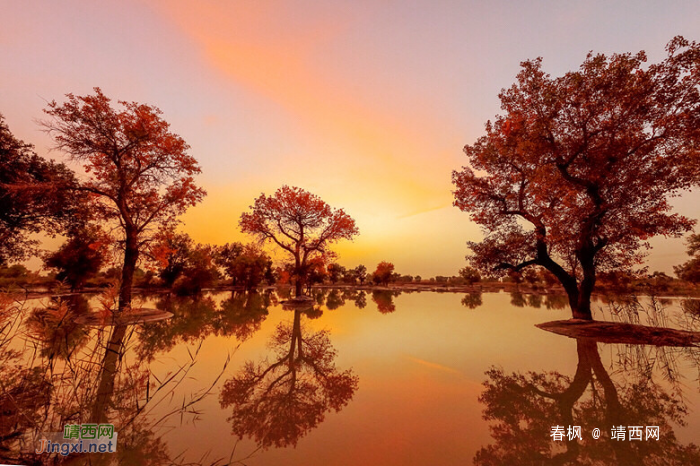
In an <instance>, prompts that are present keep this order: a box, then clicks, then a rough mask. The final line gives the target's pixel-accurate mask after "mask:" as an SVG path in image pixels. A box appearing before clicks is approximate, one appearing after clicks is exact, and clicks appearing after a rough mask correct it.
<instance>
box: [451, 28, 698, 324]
mask: <svg viewBox="0 0 700 466" xmlns="http://www.w3.org/2000/svg"><path fill="white" fill-rule="evenodd" d="M666 49H667V52H668V55H667V57H666V58H665V59H664V60H663V61H661V62H659V63H655V64H651V65H649V66H646V65H645V62H646V55H645V53H644V52H639V53H637V54H635V55H632V54H629V53H625V54H614V55H611V56H605V55H603V54H597V55H594V54H592V53H591V54H589V55H588V56H587V57H586V59H585V60H584V62H583V64H582V65H581V67H580V68H579V70H578V71H572V72H568V73H566V74H565V75H564V76H561V77H558V78H552V77H550V76H549V75H548V74H546V73H545V72H544V71H543V70H542V66H541V64H542V60H541V59H536V60H530V61H526V62H523V63H522V64H521V65H522V70H521V71H520V73H519V74H518V76H517V82H516V83H515V84H514V85H513V86H512V87H510V88H509V89H504V90H502V91H501V93H500V94H499V98H500V100H501V108H502V109H503V111H504V114H503V115H499V116H497V117H496V119H495V121H493V122H490V121H489V122H488V123H487V124H486V135H484V136H482V137H480V138H479V139H478V140H477V141H476V142H475V143H474V144H472V145H467V146H466V147H465V148H464V151H465V153H466V155H467V158H468V159H469V166H468V167H464V168H463V169H462V170H461V171H455V172H454V173H453V183H454V184H455V187H456V190H455V192H454V195H455V205H456V206H457V207H459V208H460V209H461V210H463V211H465V212H468V213H469V214H470V216H471V219H472V220H473V221H475V222H476V223H478V224H480V225H481V226H482V228H483V230H484V232H485V235H486V236H485V238H484V240H483V241H482V242H480V243H476V242H473V243H470V247H471V249H472V251H473V255H472V256H470V258H469V259H470V261H471V264H472V265H473V266H474V267H476V268H478V269H480V270H481V271H482V272H488V273H491V274H494V273H495V274H503V273H505V272H506V271H508V270H510V271H520V270H522V269H524V268H525V267H529V266H541V267H544V268H545V269H547V270H549V271H550V272H551V273H553V274H554V275H555V276H556V277H557V279H558V280H559V281H560V282H561V283H562V285H563V286H564V288H565V289H566V291H567V294H568V296H569V302H570V306H571V308H572V312H573V314H574V316H575V317H580V318H587V319H590V318H591V312H590V296H591V293H592V290H593V288H594V286H595V279H596V272H598V271H601V270H612V269H620V268H629V267H632V266H633V265H635V264H637V263H639V261H640V260H641V257H642V255H641V254H640V251H641V250H643V249H644V248H646V247H648V244H647V243H646V240H647V239H648V238H650V237H652V236H655V235H666V236H678V235H680V234H682V233H684V232H686V231H688V230H689V229H690V228H691V227H692V225H693V223H694V221H693V220H691V219H688V218H685V217H683V216H680V215H677V214H672V213H670V205H669V203H668V198H669V197H670V196H674V195H677V194H678V193H679V191H680V190H683V189H687V188H690V187H692V186H695V185H697V184H698V183H699V182H700V176H699V174H700V170H699V169H698V168H699V167H700V156H699V154H698V147H699V144H700V89H699V85H700V45H698V44H697V43H695V42H688V41H686V40H685V39H683V38H682V37H676V38H674V39H673V40H672V41H671V42H670V43H669V44H668V46H667V48H666Z"/></svg>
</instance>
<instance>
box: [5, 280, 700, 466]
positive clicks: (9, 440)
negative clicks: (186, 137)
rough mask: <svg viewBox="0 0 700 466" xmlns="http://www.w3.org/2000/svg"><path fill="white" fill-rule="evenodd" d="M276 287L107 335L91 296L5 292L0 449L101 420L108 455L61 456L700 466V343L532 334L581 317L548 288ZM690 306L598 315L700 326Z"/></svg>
mask: <svg viewBox="0 0 700 466" xmlns="http://www.w3.org/2000/svg"><path fill="white" fill-rule="evenodd" d="M282 299H284V298H283V297H281V296H278V295H277V294H275V293H269V292H268V293H261V294H243V293H231V292H225V293H224V292H221V293H207V294H204V295H203V296H201V297H199V298H191V297H190V298H174V297H172V298H168V297H165V296H153V297H145V298H140V305H142V306H143V307H146V308H155V309H160V310H166V311H169V312H171V313H173V317H172V318H171V319H169V320H163V321H157V322H150V323H146V324H137V325H123V326H119V327H106V328H98V327H90V326H86V325H82V324H80V323H79V322H81V321H82V319H81V318H80V316H82V315H86V314H87V313H88V312H95V311H97V310H99V309H100V307H104V306H109V303H106V304H101V303H100V298H99V297H94V296H93V297H90V298H89V300H88V299H86V298H84V297H72V298H62V299H53V300H51V299H49V298H43V299H39V300H30V301H28V302H24V303H19V304H15V305H12V304H8V303H6V306H5V307H6V308H7V310H6V311H5V313H4V314H2V319H3V320H0V329H3V330H2V332H3V333H2V338H3V339H2V340H0V345H2V346H0V351H1V353H0V355H1V358H2V359H0V364H2V366H1V367H2V368H1V369H0V371H1V374H0V380H2V382H0V383H1V384H2V386H1V388H2V402H1V403H2V405H1V406H2V410H1V412H0V448H1V449H0V459H1V460H2V461H0V462H7V463H11V464H20V463H21V464H54V463H53V461H54V460H55V457H57V455H56V454H48V453H41V454H37V453H34V449H36V448H37V447H38V444H39V439H40V438H41V435H42V434H43V433H50V432H64V427H65V425H67V424H68V425H81V424H86V423H91V422H94V423H100V424H102V423H110V424H113V425H114V431H115V432H117V433H118V443H117V452H116V453H115V454H114V455H104V454H103V455H99V454H93V455H90V456H80V457H74V456H67V457H65V458H62V457H60V455H59V457H58V459H57V461H59V462H60V460H62V459H63V460H65V461H69V460H73V462H71V464H82V463H83V462H90V463H92V464H102V463H101V462H102V461H103V460H105V458H108V459H110V460H111V461H112V463H111V464H151V465H161V464H163V465H165V464H173V463H174V464H193V463H194V464H203V465H211V464H217V465H222V464H247V465H251V466H252V465H305V466H309V465H357V464H363V465H383V466H386V465H402V466H405V465H464V464H484V465H487V464H488V465H496V464H503V465H511V464H678V465H682V464H700V451H698V448H697V447H696V446H695V445H696V444H698V443H699V442H700V390H699V387H700V384H699V382H698V376H699V370H700V349H698V348H671V347H654V346H640V345H622V344H604V343H596V342H595V341H593V340H585V339H579V340H576V339H572V338H568V337H564V336H559V335H556V334H553V333H550V332H547V331H544V330H540V329H539V328H536V327H535V324H538V323H542V322H547V321H552V320H561V319H568V318H569V317H570V311H569V310H568V309H567V308H566V307H565V306H564V304H565V300H564V299H563V297H560V296H552V295H550V296H537V295H521V294H511V293H504V292H501V293H483V294H472V295H464V294H458V293H434V292H421V293H401V294H399V293H396V292H394V293H392V292H386V291H385V292H374V293H373V292H371V291H366V292H358V291H350V290H333V291H330V292H329V291H328V290H325V291H319V292H315V293H314V299H315V305H314V306H313V308H306V309H296V310H294V309H284V308H283V305H282V304H280V301H281V300H282ZM699 302H700V301H698V300H687V299H680V298H666V299H664V300H654V301H652V300H651V299H650V298H648V297H647V298H640V299H639V301H638V302H635V301H632V302H630V301H629V300H627V301H624V300H622V301H619V300H617V301H613V302H612V303H610V302H606V301H605V300H598V301H597V302H596V303H595V304H594V308H595V309H596V311H595V312H596V314H595V316H596V318H597V319H605V320H620V321H624V322H630V321H632V322H637V321H638V322H641V323H655V324H657V325H658V324H663V325H664V326H669V327H675V328H683V329H695V330H698V329H700V322H699V321H698V319H700V313H699V312H698V310H699V308H700V306H698V303H699ZM654 306H655V308H656V309H657V310H658V309H661V308H663V309H664V310H665V314H663V315H661V314H659V313H657V312H653V311H650V309H653V308H654ZM76 319H77V321H78V322H76ZM115 334H116V336H115ZM106 347H109V350H105V348H106ZM557 426H561V430H560V429H559V428H558V427H557ZM569 427H571V429H569ZM575 427H579V428H580V434H579V435H580V439H579V438H578V437H577V436H576V434H577V432H576V430H577V429H575ZM655 428H658V429H655ZM597 429H599V431H600V436H599V438H597V439H594V434H595V431H596V430H597ZM567 430H568V431H569V432H568V433H567ZM561 431H563V438H562V439H557V438H556V436H557V432H561ZM654 432H657V435H655V434H654ZM567 435H573V436H574V438H573V439H572V440H571V441H569V439H568V438H567ZM623 435H624V436H623ZM638 436H640V437H641V439H638V438H637V437H638Z"/></svg>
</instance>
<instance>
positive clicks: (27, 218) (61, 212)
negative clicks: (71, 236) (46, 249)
mask: <svg viewBox="0 0 700 466" xmlns="http://www.w3.org/2000/svg"><path fill="white" fill-rule="evenodd" d="M74 183H75V177H74V175H73V172H72V171H71V170H70V169H69V168H68V167H66V166H65V165H64V164H59V163H55V162H53V161H48V160H45V159H43V158H41V157H39V156H38V155H37V154H36V153H35V152H34V149H33V147H32V146H31V145H30V144H25V143H24V142H22V141H20V140H19V139H16V138H15V137H14V135H13V134H12V133H11V132H10V129H9V128H8V126H7V124H5V118H4V117H3V116H2V115H1V114H0V265H6V264H7V263H8V261H14V260H22V259H26V258H27V257H28V256H29V255H30V254H32V253H34V252H35V250H36V244H37V241H34V240H32V239H31V238H30V237H29V235H30V234H32V233H38V232H40V231H42V230H43V231H45V232H47V233H49V234H55V233H57V232H59V231H61V230H62V229H63V228H64V227H66V225H67V224H68V223H70V221H71V220H72V219H73V218H75V215H74V214H75V211H76V208H77V206H78V205H79V204H80V199H76V197H75V196H74V195H71V194H70V193H69V191H68V190H67V189H66V188H68V187H70V186H72V185H73V184H74Z"/></svg>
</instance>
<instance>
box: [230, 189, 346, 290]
mask: <svg viewBox="0 0 700 466" xmlns="http://www.w3.org/2000/svg"><path fill="white" fill-rule="evenodd" d="M251 209H252V211H251V212H245V213H243V215H241V220H240V226H241V230H242V231H243V232H244V233H250V234H252V235H254V236H256V237H257V238H258V239H259V240H260V241H263V242H264V241H271V242H273V243H275V244H276V245H277V246H278V247H280V248H281V249H282V250H283V251H285V252H286V253H288V254H290V255H291V256H292V258H293V260H294V274H295V275H296V278H297V280H296V294H297V295H300V294H301V292H302V286H303V285H304V284H305V283H306V281H307V277H308V268H307V267H308V264H309V262H310V261H311V260H313V259H316V258H319V257H324V258H325V259H329V258H330V257H331V256H332V253H331V251H330V249H329V246H331V245H332V244H334V243H336V242H338V241H340V240H342V239H352V238H353V237H354V236H356V235H357V234H358V233H359V230H358V229H357V227H356V226H355V221H354V220H353V219H352V218H351V217H350V216H349V215H348V214H346V213H345V211H344V210H343V209H332V208H331V207H330V206H329V205H328V204H326V203H325V202H324V201H323V200H322V199H321V198H319V197H318V196H316V195H314V194H311V193H309V192H308V191H305V190H303V189H301V188H296V187H289V186H282V187H281V188H279V189H278V190H277V191H276V192H275V194H274V195H272V196H266V195H265V194H261V195H260V197H258V198H257V199H256V200H255V204H254V205H253V206H251Z"/></svg>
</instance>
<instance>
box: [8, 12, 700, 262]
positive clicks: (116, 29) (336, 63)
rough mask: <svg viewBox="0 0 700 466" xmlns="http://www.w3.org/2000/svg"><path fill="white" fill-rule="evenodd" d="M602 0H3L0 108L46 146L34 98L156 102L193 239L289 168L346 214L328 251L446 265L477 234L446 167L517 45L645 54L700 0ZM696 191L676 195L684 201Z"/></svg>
mask: <svg viewBox="0 0 700 466" xmlns="http://www.w3.org/2000/svg"><path fill="white" fill-rule="evenodd" d="M607 3H609V2H602V1H601V2H587V3H586V4H585V7H584V6H583V5H581V6H567V5H564V4H562V3H561V2H490V3H489V4H488V6H485V5H482V4H481V3H478V2H463V1H459V2H458V1H445V2H439V3H437V4H436V3H435V2H430V1H427V0H425V1H409V2H398V1H355V2H330V1H293V2H292V1H286V2H282V1H257V2H221V1H210V2H206V1H204V2H196V3H194V2H185V1H170V0H162V1H152V2H145V1H143V2H142V1H136V0H127V1H123V2H120V3H118V4H117V3H110V4H104V3H96V2H87V1H68V2H61V3H60V4H58V3H55V2H38V1H28V2H21V3H20V2H11V3H8V4H5V5H3V17H4V19H5V21H4V24H3V28H0V57H2V62H3V63H5V64H6V65H5V66H4V67H3V73H2V75H0V112H2V113H3V114H4V115H5V117H6V119H7V122H8V124H9V125H10V128H11V130H12V131H13V132H14V133H15V134H16V135H17V136H18V137H20V138H22V139H24V140H26V141H28V142H33V143H34V144H36V146H37V150H38V152H39V153H41V154H47V153H48V151H47V149H48V147H50V144H51V143H50V140H48V139H47V137H46V135H44V134H43V133H41V132H39V130H38V127H37V126H36V124H35V123H34V120H35V119H37V118H41V116H42V114H41V109H42V108H44V107H45V105H46V101H49V100H52V99H57V100H60V99H61V98H62V96H63V95H64V94H65V93H68V92H72V93H75V94H79V95H80V94H86V93H89V92H90V91H91V88H92V87H94V86H100V87H101V88H102V89H103V91H104V92H105V93H106V94H107V95H108V96H110V97H112V98H113V99H115V100H118V99H124V100H134V101H139V102H144V103H149V104H154V105H157V106H159V107H160V108H161V109H162V110H163V112H164V117H165V118H166V119H167V120H168V121H169V122H170V123H171V125H172V127H173V130H174V131H175V132H177V133H178V134H180V135H181V136H182V137H183V138H184V139H185V140H186V141H188V143H189V144H190V145H191V146H192V150H191V153H192V154H193V155H194V156H195V157H196V158H197V159H198V160H199V161H200V164H201V166H202V170H203V174H202V175H201V176H200V178H199V182H200V184H201V185H202V186H204V187H205V189H207V191H208V192H209V195H208V197H207V198H206V199H205V201H204V202H203V203H202V204H201V205H199V206H197V207H195V208H193V209H191V211H190V212H188V213H187V214H186V215H185V217H184V220H185V225H184V226H183V229H184V230H185V231H187V232H188V233H190V234H191V235H192V236H193V237H194V238H195V240H197V241H201V242H209V243H217V244H221V243H225V242H228V241H233V240H241V239H244V238H243V237H242V235H241V234H240V233H239V232H238V226H237V225H238V218H239V217H240V214H241V213H242V212H243V210H245V209H246V208H247V207H248V206H249V205H250V204H251V203H252V201H253V199H254V198H255V197H257V196H258V195H259V194H260V193H261V192H265V193H272V192H273V191H274V190H275V189H277V188H278V187H280V186H281V185H283V184H290V185H296V186H300V187H302V188H304V189H307V190H309V191H311V192H313V193H315V194H318V195H319V196H321V197H322V198H323V199H324V200H326V201H327V202H328V203H329V204H330V205H331V206H334V207H343V208H344V209H345V210H346V211H347V212H348V213H349V214H350V215H351V216H352V217H353V218H355V220H356V221H357V225H358V227H359V229H360V236H359V237H358V238H357V239H356V240H355V241H354V242H353V243H344V244H340V245H338V247H337V250H338V252H339V253H340V255H341V258H340V262H341V263H343V264H345V265H348V266H354V265H357V264H358V263H364V264H365V265H367V266H368V268H373V267H374V265H375V264H376V263H377V262H379V261H381V260H389V261H392V262H394V263H395V264H396V267H397V271H398V272H401V273H408V274H414V275H416V274H420V275H422V276H433V275H453V274H456V272H457V270H458V269H459V268H460V267H462V266H463V265H464V255H465V254H466V253H467V248H466V245H465V242H466V241H468V240H477V239H478V238H479V237H480V234H479V229H478V227H476V226H475V225H473V224H471V223H470V222H469V220H468V218H467V215H466V214H463V213H460V212H459V211H458V210H457V209H456V208H454V207H451V203H452V194H451V190H452V185H451V183H450V175H451V172H452V170H454V169H458V168H459V167H460V166H461V164H463V163H464V162H465V160H464V157H463V156H462V153H461V148H462V147H463V146H464V145H465V144H468V143H471V142H473V141H474V140H475V139H476V138H477V137H478V136H479V135H480V134H481V133H482V131H483V125H484V123H485V122H486V120H487V119H489V118H492V117H493V116H494V115H495V114H496V113H498V112H499V104H498V99H497V94H498V92H499V90H500V89H501V88H503V87H506V86H509V85H510V84H511V83H512V82H513V80H514V76H515V74H516V73H517V69H518V64H519V62H520V61H522V60H524V59H527V58H533V57H536V56H543V57H544V66H545V69H547V70H548V71H550V72H551V73H552V74H554V75H556V74H561V73H562V72H564V71H566V70H569V69H572V68H576V67H577V66H578V65H579V64H580V62H581V61H582V60H583V58H584V57H585V54H586V52H587V51H588V50H591V49H593V50H596V51H603V52H614V51H636V50H640V49H645V50H647V51H648V52H649V56H650V60H651V61H654V60H655V59H658V58H659V57H660V56H661V54H662V52H663V46H664V44H665V43H666V42H667V41H668V40H669V39H670V38H671V37H673V36H674V35H676V34H683V35H685V36H686V37H688V38H690V39H696V40H697V39H699V38H700V21H698V20H699V19H700V18H699V15H698V13H699V12H700V6H696V5H691V4H686V5H675V6H665V7H664V8H663V9H662V8H660V7H658V6H656V5H652V4H651V3H650V4H649V5H646V4H644V3H638V2H635V3H634V8H629V5H627V6H625V4H623V2H620V3H619V4H616V5H613V6H611V5H608V4H607ZM630 5H631V4H630ZM51 156H54V157H57V158H60V154H57V153H52V154H51ZM699 200H700V195H698V194H697V193H696V194H694V195H686V196H684V197H683V198H681V199H680V200H679V201H678V203H677V204H678V208H679V211H680V212H682V213H685V214H686V215H690V216H693V217H697V216H698V215H697V209H696V208H694V205H697V202H698V201H699ZM653 244H654V245H655V246H656V248H655V250H654V252H653V253H652V256H651V257H650V266H651V267H652V268H653V269H662V270H666V271H667V272H670V271H671V265H673V264H677V263H679V262H681V261H683V260H684V259H685V256H684V247H683V243H682V241H681V240H674V241H663V240H661V241H654V242H653Z"/></svg>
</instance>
